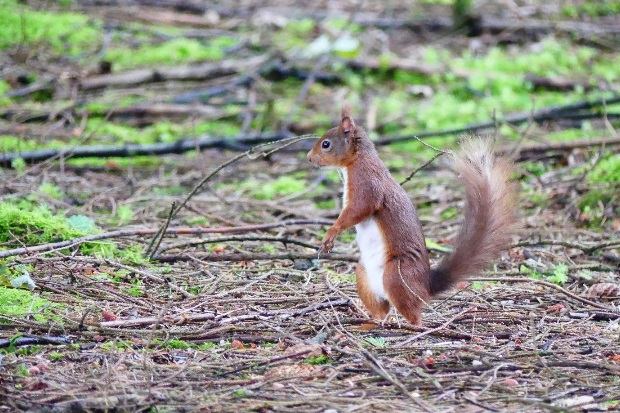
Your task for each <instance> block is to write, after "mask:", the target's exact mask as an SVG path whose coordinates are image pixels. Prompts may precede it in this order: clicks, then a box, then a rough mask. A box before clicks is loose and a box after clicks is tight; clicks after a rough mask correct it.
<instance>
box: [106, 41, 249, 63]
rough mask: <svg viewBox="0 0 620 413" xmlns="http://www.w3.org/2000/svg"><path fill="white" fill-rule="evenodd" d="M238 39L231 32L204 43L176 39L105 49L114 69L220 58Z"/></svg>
mask: <svg viewBox="0 0 620 413" xmlns="http://www.w3.org/2000/svg"><path fill="white" fill-rule="evenodd" d="M236 42H237V40H236V39H234V38H232V37H228V36H222V37H217V38H214V39H209V42H208V43H203V42H200V41H198V40H195V39H184V38H179V39H173V40H170V41H168V42H165V43H163V44H161V45H142V46H140V47H139V48H137V49H130V48H127V47H117V48H113V49H111V50H109V51H108V52H107V53H106V56H105V58H106V60H109V61H112V62H114V68H115V70H125V69H128V68H133V67H138V66H151V65H154V64H164V65H173V64H178V63H184V62H198V61H203V60H220V59H222V58H223V57H224V51H225V49H226V48H227V47H229V46H232V45H234V44H235V43H236Z"/></svg>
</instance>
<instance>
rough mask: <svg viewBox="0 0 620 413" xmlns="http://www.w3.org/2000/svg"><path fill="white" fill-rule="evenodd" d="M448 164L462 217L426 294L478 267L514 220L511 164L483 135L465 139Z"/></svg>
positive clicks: (504, 240)
mask: <svg viewBox="0 0 620 413" xmlns="http://www.w3.org/2000/svg"><path fill="white" fill-rule="evenodd" d="M461 146H462V150H461V152H460V153H457V154H454V155H453V167H454V170H455V171H456V172H457V173H458V174H459V179H460V181H461V182H462V183H463V185H464V186H465V221H464V223H463V226H462V227H461V229H460V231H459V233H458V235H457V238H456V242H455V245H454V250H453V251H452V252H451V253H450V255H448V256H447V257H446V258H444V260H443V261H442V262H441V263H440V264H439V265H438V266H437V268H434V269H432V270H431V294H433V295H434V294H438V293H440V292H442V291H445V290H448V289H449V288H451V287H452V286H453V285H454V284H455V283H456V282H458V281H459V280H461V279H463V278H464V277H466V276H468V275H473V274H475V273H477V272H479V271H481V270H483V269H484V268H485V267H486V266H487V265H488V263H489V261H491V260H492V259H494V258H495V256H496V255H497V254H498V253H499V252H500V251H501V250H502V249H504V248H505V247H506V246H508V244H509V243H510V240H511V235H512V229H513V228H514V225H515V222H516V214H515V197H514V195H515V189H514V184H512V183H511V182H510V180H509V175H510V172H511V163H510V162H508V161H507V160H505V159H501V158H496V157H495V155H494V154H493V152H492V150H491V148H490V143H489V142H488V141H486V140H483V139H480V138H476V139H466V140H465V141H464V142H463V143H462V145H461Z"/></svg>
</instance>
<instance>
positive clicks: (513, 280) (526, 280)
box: [468, 277, 620, 313]
mask: <svg viewBox="0 0 620 413" xmlns="http://www.w3.org/2000/svg"><path fill="white" fill-rule="evenodd" d="M468 281H496V282H508V283H534V284H539V285H543V286H545V287H548V288H553V289H554V290H556V291H559V292H561V293H562V294H564V295H565V296H567V297H570V298H572V299H574V300H577V301H579V302H581V303H584V304H588V305H590V306H592V307H595V308H600V309H602V310H605V311H609V312H611V313H617V312H618V311H620V310H617V309H614V308H610V307H607V306H605V305H602V304H598V303H595V302H594V301H590V300H588V299H587V298H583V297H580V296H578V295H577V294H573V293H571V292H570V291H568V290H566V289H564V288H562V287H560V286H559V285H557V284H553V283H550V282H548V281H543V280H537V279H535V278H525V277H523V278H519V277H470V278H468Z"/></svg>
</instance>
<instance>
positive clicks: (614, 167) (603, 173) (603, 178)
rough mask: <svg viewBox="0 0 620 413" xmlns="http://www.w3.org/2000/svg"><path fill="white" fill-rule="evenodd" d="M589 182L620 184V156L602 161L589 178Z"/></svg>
mask: <svg viewBox="0 0 620 413" xmlns="http://www.w3.org/2000/svg"><path fill="white" fill-rule="evenodd" d="M587 179H588V181H589V182H592V183H598V182H606V183H620V155H612V156H609V157H607V158H605V159H603V160H601V161H600V162H599V163H598V164H597V165H596V167H594V169H592V171H590V173H588V177H587Z"/></svg>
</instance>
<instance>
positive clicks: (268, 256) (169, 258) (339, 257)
mask: <svg viewBox="0 0 620 413" xmlns="http://www.w3.org/2000/svg"><path fill="white" fill-rule="evenodd" d="M316 257H317V255H316V252H312V253H296V252H286V253H274V254H272V253H248V254H241V253H234V254H181V255H172V254H170V255H169V254H160V255H156V256H154V257H153V259H154V260H156V261H159V262H179V261H196V260H199V261H209V262H212V261H261V260H265V261H270V260H314V259H316ZM321 260H333V261H348V262H357V261H359V256H357V255H351V254H335V253H331V254H321Z"/></svg>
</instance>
